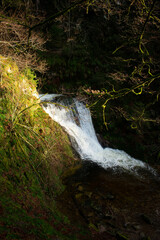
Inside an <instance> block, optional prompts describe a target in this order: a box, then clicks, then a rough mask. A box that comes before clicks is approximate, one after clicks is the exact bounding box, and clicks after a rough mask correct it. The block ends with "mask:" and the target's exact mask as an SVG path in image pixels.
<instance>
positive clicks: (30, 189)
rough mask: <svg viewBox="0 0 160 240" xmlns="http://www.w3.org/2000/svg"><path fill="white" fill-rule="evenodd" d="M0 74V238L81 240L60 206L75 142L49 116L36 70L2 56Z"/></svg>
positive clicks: (0, 57) (0, 58)
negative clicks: (62, 176) (64, 171)
mask: <svg viewBox="0 0 160 240" xmlns="http://www.w3.org/2000/svg"><path fill="white" fill-rule="evenodd" d="M0 76H1V81H0V156H1V160H0V186H1V191H0V213H1V214H0V238H1V239H12V240H13V239H56V236H58V237H59V238H60V239H75V238H72V236H70V233H68V236H67V237H65V232H66V231H69V232H71V234H72V230H71V231H70V230H67V229H70V225H69V223H68V221H67V220H66V218H65V217H63V216H62V215H61V214H60V213H59V212H58V210H56V204H55V198H56V196H57V194H59V193H60V192H62V190H63V185H62V183H61V181H60V178H59V176H60V172H61V171H62V169H64V168H65V167H67V166H69V165H70V164H71V163H72V162H73V160H74V157H73V154H72V150H71V147H70V144H69V140H68V138H67V136H66V134H65V133H64V132H63V130H62V129H61V128H60V127H59V126H58V125H57V124H56V123H54V122H53V121H52V120H51V119H50V118H49V117H48V116H47V115H46V113H44V112H43V110H42V108H41V106H40V100H39V99H38V98H37V97H36V96H35V95H36V94H37V91H36V84H37V83H36V80H35V75H34V74H33V73H32V71H30V70H29V69H26V70H24V72H20V71H19V70H18V67H17V65H16V64H15V63H14V62H13V61H12V60H11V59H9V58H5V57H2V56H0ZM63 232H64V233H63Z"/></svg>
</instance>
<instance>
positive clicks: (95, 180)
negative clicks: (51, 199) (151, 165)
mask: <svg viewBox="0 0 160 240" xmlns="http://www.w3.org/2000/svg"><path fill="white" fill-rule="evenodd" d="M63 182H64V184H65V186H66V188H65V191H64V192H63V193H62V194H61V196H60V197H59V199H58V206H59V208H60V210H61V211H62V212H63V213H64V214H65V215H66V216H68V218H69V219H70V221H71V222H72V223H73V225H74V224H79V225H81V226H83V227H84V229H87V230H88V232H89V236H90V237H89V238H88V237H86V238H85V236H84V239H94V240H96V239H97V240H101V239H103V240H107V239H108V240H126V239H130V240H159V239H160V187H159V186H160V181H159V180H158V179H157V178H153V177H152V176H146V175H145V176H143V177H142V176H134V175H133V174H129V173H127V172H125V173H124V172H121V171H120V172H119V171H117V172H113V170H104V169H103V168H101V167H98V166H97V165H96V164H93V163H90V162H87V161H85V162H83V163H82V164H81V166H80V167H78V168H77V167H76V168H71V169H70V170H69V171H68V172H67V173H64V175H63Z"/></svg>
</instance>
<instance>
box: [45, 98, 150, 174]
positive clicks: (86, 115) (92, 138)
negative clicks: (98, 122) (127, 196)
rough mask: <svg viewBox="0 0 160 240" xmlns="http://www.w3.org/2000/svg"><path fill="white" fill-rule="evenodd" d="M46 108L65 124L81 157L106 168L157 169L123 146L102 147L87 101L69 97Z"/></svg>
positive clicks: (63, 125) (48, 104)
mask: <svg viewBox="0 0 160 240" xmlns="http://www.w3.org/2000/svg"><path fill="white" fill-rule="evenodd" d="M53 97H56V96H55V95H54V94H51V95H49V94H48V95H46V96H44V97H41V100H42V101H46V100H47V101H49V100H52V99H53ZM65 104H66V105H67V106H66V107H65V106H64V105H65ZM62 105H63V106H62ZM43 108H44V110H45V111H46V113H48V114H49V116H50V117H51V118H52V119H53V120H54V121H56V122H58V123H59V124H60V125H61V126H62V127H64V128H65V130H66V131H67V133H68V134H69V135H70V137H71V140H72V143H73V147H74V148H75V149H76V151H77V152H78V153H79V155H80V157H81V159H84V160H91V161H93V162H96V163H97V164H98V165H100V166H102V167H103V168H118V167H120V168H121V169H124V170H129V171H133V172H136V169H137V168H147V169H150V170H151V171H152V172H153V169H151V168H150V167H149V166H148V165H147V164H145V163H143V162H142V161H140V160H136V159H134V158H132V157H131V156H129V155H128V154H127V153H125V152H124V151H122V150H117V149H112V148H108V147H107V148H102V146H101V145H100V144H99V142H98V139H97V137H96V134H95V130H94V127H93V124H92V119H91V115H90V111H89V109H87V108H86V107H85V106H84V104H83V103H81V102H79V101H77V100H76V99H72V102H71V103H69V100H67V99H66V100H65V101H63V102H57V103H45V104H44V106H43Z"/></svg>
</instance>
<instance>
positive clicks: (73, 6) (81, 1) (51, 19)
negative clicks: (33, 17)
mask: <svg viewBox="0 0 160 240" xmlns="http://www.w3.org/2000/svg"><path fill="white" fill-rule="evenodd" d="M84 2H88V1H87V0H80V1H78V2H76V3H73V4H72V5H70V6H69V7H67V8H65V9H64V10H62V11H60V12H58V13H55V14H54V15H52V16H50V17H49V18H47V19H45V20H44V21H42V22H40V23H38V24H36V25H34V26H32V27H30V28H29V37H28V39H29V38H30V36H31V32H32V30H34V29H35V28H37V27H41V26H43V25H45V24H46V23H49V22H52V21H54V19H56V18H57V17H59V16H61V15H63V14H65V13H66V12H68V11H70V10H72V9H73V8H75V7H77V6H78V5H80V4H82V3H84Z"/></svg>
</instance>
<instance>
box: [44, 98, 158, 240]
mask: <svg viewBox="0 0 160 240" xmlns="http://www.w3.org/2000/svg"><path fill="white" fill-rule="evenodd" d="M40 98H41V101H42V102H44V104H43V108H44V110H45V111H46V112H47V113H48V114H49V116H50V117H51V118H52V119H53V120H54V121H56V122H58V123H59V124H60V125H61V126H62V127H63V128H64V129H65V131H66V132H67V133H68V135H69V136H70V139H71V143H72V145H73V147H74V149H75V150H76V152H77V153H78V155H79V157H80V159H82V163H81V164H80V166H79V167H78V168H77V167H75V169H76V171H75V169H74V167H71V169H69V170H68V172H66V173H64V175H63V176H62V179H63V183H64V185H66V189H65V191H64V192H63V193H62V194H61V196H60V197H59V199H58V205H59V208H60V210H61V211H62V212H63V213H64V214H65V215H66V216H69V219H70V220H71V221H72V222H73V224H74V223H75V222H76V223H79V224H81V225H83V226H84V228H86V229H89V231H90V233H91V238H90V239H94V240H101V239H104V240H107V239H108V240H112V239H113V240H126V239H130V240H159V239H160V188H159V178H158V170H157V171H156V170H154V169H153V168H152V167H151V166H149V165H148V164H146V163H144V162H142V161H140V160H137V159H135V158H133V157H131V156H130V155H128V154H127V153H126V152H124V151H123V150H118V149H112V148H109V147H107V148H103V147H102V146H101V145H100V143H99V142H98V139H97V137H96V133H95V130H94V127H93V124H92V118H91V114H90V111H89V109H87V108H86V107H85V105H84V104H83V103H81V102H79V101H78V100H76V99H72V98H68V97H64V96H59V95H54V94H48V95H45V96H40ZM159 169H160V168H159ZM83 239H88V237H86V238H85V236H84V238H83Z"/></svg>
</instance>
